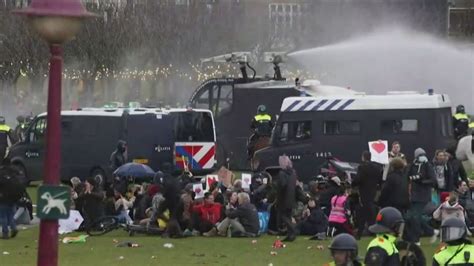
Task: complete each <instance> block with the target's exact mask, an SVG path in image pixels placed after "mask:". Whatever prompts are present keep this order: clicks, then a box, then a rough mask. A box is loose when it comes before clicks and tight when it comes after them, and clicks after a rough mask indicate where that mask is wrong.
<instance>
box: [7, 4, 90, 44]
mask: <svg viewBox="0 0 474 266" xmlns="http://www.w3.org/2000/svg"><path fill="white" fill-rule="evenodd" d="M13 13H16V14H18V15H24V16H27V17H28V20H29V22H30V24H31V26H32V27H33V28H34V29H35V30H36V31H37V32H38V33H39V35H40V36H41V37H42V38H43V39H45V40H46V41H47V42H48V43H50V44H61V43H64V42H66V41H68V40H70V39H72V38H73V37H74V35H75V34H76V33H77V32H78V31H79V29H80V27H81V20H82V19H84V18H87V17H92V16H95V15H94V14H93V13H90V12H87V10H86V9H85V8H84V6H83V5H82V3H81V0H32V2H31V5H30V6H29V7H27V8H24V9H19V10H15V11H13Z"/></svg>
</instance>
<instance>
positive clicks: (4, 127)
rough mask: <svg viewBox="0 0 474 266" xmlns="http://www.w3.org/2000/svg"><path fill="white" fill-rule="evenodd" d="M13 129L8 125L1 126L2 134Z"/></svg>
mask: <svg viewBox="0 0 474 266" xmlns="http://www.w3.org/2000/svg"><path fill="white" fill-rule="evenodd" d="M10 130H11V128H10V127H9V126H7V125H0V133H5V132H9V131H10Z"/></svg>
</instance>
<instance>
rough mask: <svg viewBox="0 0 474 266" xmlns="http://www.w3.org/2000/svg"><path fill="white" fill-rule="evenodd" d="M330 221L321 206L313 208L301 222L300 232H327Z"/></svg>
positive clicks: (304, 233) (312, 233)
mask: <svg viewBox="0 0 474 266" xmlns="http://www.w3.org/2000/svg"><path fill="white" fill-rule="evenodd" d="M328 225H329V222H328V217H327V216H326V215H325V214H324V212H323V211H322V210H321V209H320V208H313V209H311V214H310V215H309V216H308V218H306V219H305V220H303V221H302V222H301V224H300V234H302V235H315V234H318V233H323V232H326V230H327V228H328Z"/></svg>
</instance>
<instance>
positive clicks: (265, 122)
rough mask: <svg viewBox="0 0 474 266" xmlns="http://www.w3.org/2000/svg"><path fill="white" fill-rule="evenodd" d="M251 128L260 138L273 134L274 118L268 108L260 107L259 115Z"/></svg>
mask: <svg viewBox="0 0 474 266" xmlns="http://www.w3.org/2000/svg"><path fill="white" fill-rule="evenodd" d="M250 128H251V129H252V130H253V131H254V132H255V134H256V135H258V136H270V135H271V134H272V129H273V121H272V116H271V115H269V114H268V113H267V107H266V106H265V105H259V106H258V108H257V115H256V116H254V118H253V119H252V124H251V125H250Z"/></svg>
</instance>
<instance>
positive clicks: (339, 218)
mask: <svg viewBox="0 0 474 266" xmlns="http://www.w3.org/2000/svg"><path fill="white" fill-rule="evenodd" d="M347 206H348V193H347V191H346V190H345V189H341V193H339V194H338V195H335V196H333V197H332V198H331V212H330V214H329V231H328V235H330V236H336V235H338V234H341V233H347V234H351V235H352V226H351V223H350V221H349V217H350V211H349V209H348V208H347Z"/></svg>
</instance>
